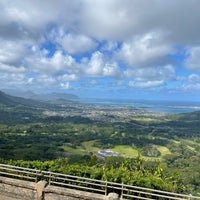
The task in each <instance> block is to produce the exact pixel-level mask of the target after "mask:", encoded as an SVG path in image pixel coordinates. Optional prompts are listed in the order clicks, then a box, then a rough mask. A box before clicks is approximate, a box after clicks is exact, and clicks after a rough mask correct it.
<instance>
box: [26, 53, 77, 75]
mask: <svg viewBox="0 0 200 200" xmlns="http://www.w3.org/2000/svg"><path fill="white" fill-rule="evenodd" d="M74 62H75V61H74V59H73V58H72V57H71V56H70V55H63V54H62V52H61V51H59V50H58V51H56V52H55V53H54V55H53V56H52V57H47V56H46V51H43V52H40V51H35V50H34V55H33V56H30V57H29V58H27V59H26V63H27V65H28V66H29V70H31V71H34V72H37V73H45V74H57V73H60V72H61V71H67V70H69V71H70V70H71V69H72V67H73V66H72V65H73V63H74Z"/></svg>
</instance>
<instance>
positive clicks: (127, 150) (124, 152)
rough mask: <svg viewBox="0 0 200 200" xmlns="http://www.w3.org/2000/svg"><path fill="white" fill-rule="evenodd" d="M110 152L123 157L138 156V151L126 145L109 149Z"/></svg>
mask: <svg viewBox="0 0 200 200" xmlns="http://www.w3.org/2000/svg"><path fill="white" fill-rule="evenodd" d="M110 150H111V151H114V152H117V153H119V154H120V155H121V156H124V157H136V156H138V150H137V149H135V148H133V147H131V146H128V145H116V146H115V147H114V148H112V149H110Z"/></svg>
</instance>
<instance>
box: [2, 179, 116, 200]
mask: <svg viewBox="0 0 200 200" xmlns="http://www.w3.org/2000/svg"><path fill="white" fill-rule="evenodd" d="M0 199H4V200H12V199H13V200H82V199H84V200H118V199H119V197H118V195H117V194H115V193H111V194H109V195H108V196H105V195H101V194H95V193H90V192H84V191H79V190H74V189H68V188H61V187H56V186H51V185H48V184H47V182H45V181H39V182H38V183H33V182H29V181H23V180H17V179H12V178H5V177H0Z"/></svg>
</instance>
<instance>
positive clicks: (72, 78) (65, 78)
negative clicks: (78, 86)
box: [58, 74, 78, 81]
mask: <svg viewBox="0 0 200 200" xmlns="http://www.w3.org/2000/svg"><path fill="white" fill-rule="evenodd" d="M58 80H60V81H77V80H78V77H77V75H76V74H63V75H61V76H59V77H58Z"/></svg>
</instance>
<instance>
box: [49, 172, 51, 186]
mask: <svg viewBox="0 0 200 200" xmlns="http://www.w3.org/2000/svg"><path fill="white" fill-rule="evenodd" d="M50 184H51V172H49V185H50Z"/></svg>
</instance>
